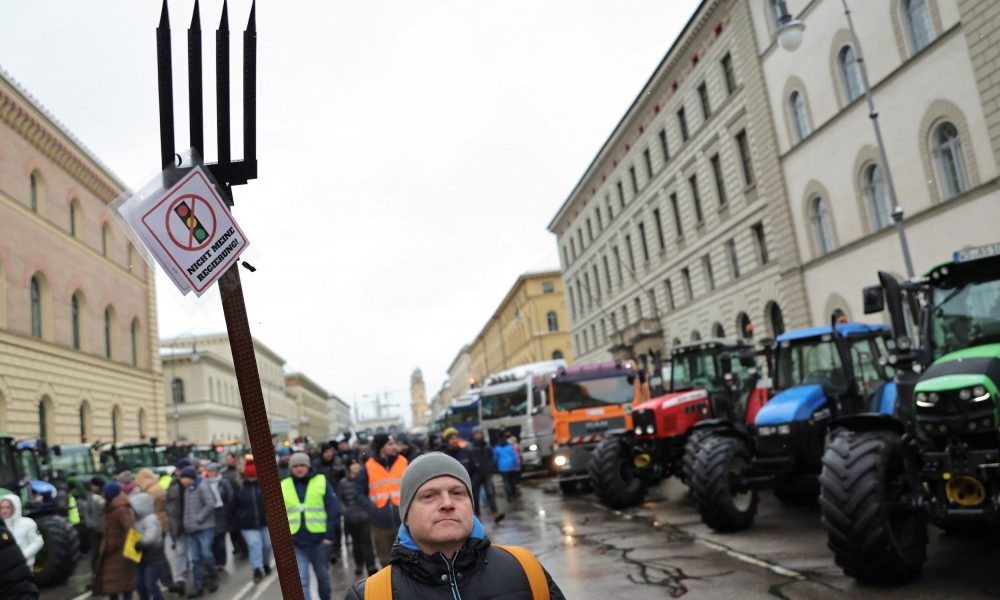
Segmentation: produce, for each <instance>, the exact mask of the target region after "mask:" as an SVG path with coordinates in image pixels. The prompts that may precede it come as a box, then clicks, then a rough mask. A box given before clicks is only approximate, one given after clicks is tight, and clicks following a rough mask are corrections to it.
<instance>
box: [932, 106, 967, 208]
mask: <svg viewBox="0 0 1000 600" xmlns="http://www.w3.org/2000/svg"><path fill="white" fill-rule="evenodd" d="M933 143H934V158H935V161H934V162H936V163H937V166H938V170H939V171H940V174H941V182H942V188H943V189H942V191H943V192H944V195H945V198H946V199H948V198H954V197H955V196H957V195H959V194H961V193H962V192H964V191H965V190H967V189H969V180H968V178H967V177H966V175H965V161H964V160H963V159H962V146H961V143H960V142H959V139H958V129H956V128H955V125H953V124H952V123H951V122H949V121H945V122H944V123H941V124H940V125H938V126H937V127H936V128H935V129H934V139H933Z"/></svg>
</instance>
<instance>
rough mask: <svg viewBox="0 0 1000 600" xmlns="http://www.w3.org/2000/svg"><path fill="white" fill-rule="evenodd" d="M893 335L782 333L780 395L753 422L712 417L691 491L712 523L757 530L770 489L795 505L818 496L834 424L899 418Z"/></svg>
mask: <svg viewBox="0 0 1000 600" xmlns="http://www.w3.org/2000/svg"><path fill="white" fill-rule="evenodd" d="M836 320H837V319H834V321H836ZM889 334H890V331H889V328H888V327H886V326H884V325H865V324H861V323H844V322H841V323H837V324H836V325H833V324H831V325H828V326H824V327H813V328H809V329H800V330H796V331H791V332H787V333H784V334H781V335H779V336H778V338H777V339H776V340H775V341H774V348H773V359H772V360H773V362H772V365H771V376H772V379H773V382H772V383H773V389H774V392H775V395H774V396H772V398H771V399H770V401H768V402H767V404H765V405H764V406H763V407H762V408H761V409H760V411H759V412H758V413H757V416H756V418H755V419H754V421H753V424H752V425H749V426H746V425H743V424H741V423H730V422H720V421H716V422H710V423H706V424H705V427H706V428H708V431H707V432H703V433H702V434H701V437H700V441H699V444H698V447H697V449H696V454H695V461H694V467H693V474H692V477H691V490H692V493H693V496H694V498H695V501H696V503H697V505H698V511H699V512H700V513H701V519H702V521H703V522H704V523H705V524H706V525H708V526H709V527H711V528H712V529H715V530H716V531H723V532H728V531H739V530H742V529H746V528H748V527H750V526H751V525H752V524H753V521H754V517H755V515H756V514H757V501H758V492H759V491H760V490H762V489H767V488H770V489H773V490H774V493H775V495H776V496H777V497H778V498H779V500H781V501H782V502H784V503H787V504H799V503H806V502H808V503H812V502H815V501H816V499H817V497H818V495H819V483H818V479H817V477H818V475H819V472H820V470H821V466H822V464H821V459H822V456H823V449H824V443H825V439H826V433H827V431H828V430H829V428H830V426H831V423H834V422H840V421H842V420H844V419H850V418H851V417H852V416H853V415H858V414H870V413H875V414H878V415H882V418H885V419H894V415H895V411H896V388H895V384H894V383H893V382H892V376H891V374H890V373H888V372H887V371H886V368H885V366H884V364H885V361H884V357H885V356H886V349H885V341H886V339H888V336H889Z"/></svg>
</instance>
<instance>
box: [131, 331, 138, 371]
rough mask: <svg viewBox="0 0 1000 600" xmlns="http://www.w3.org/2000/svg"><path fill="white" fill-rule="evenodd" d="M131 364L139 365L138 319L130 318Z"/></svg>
mask: <svg viewBox="0 0 1000 600" xmlns="http://www.w3.org/2000/svg"><path fill="white" fill-rule="evenodd" d="M130 333H131V337H132V340H131V341H132V366H133V367H138V366H139V319H133V320H132V330H131V332H130Z"/></svg>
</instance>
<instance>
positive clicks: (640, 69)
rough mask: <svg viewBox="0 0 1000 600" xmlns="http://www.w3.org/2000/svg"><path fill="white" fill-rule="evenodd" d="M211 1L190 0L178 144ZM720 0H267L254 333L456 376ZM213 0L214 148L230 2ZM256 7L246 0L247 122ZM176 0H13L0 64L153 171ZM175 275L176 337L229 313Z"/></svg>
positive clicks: (328, 356) (351, 390) (251, 205)
mask: <svg viewBox="0 0 1000 600" xmlns="http://www.w3.org/2000/svg"><path fill="white" fill-rule="evenodd" d="M193 4H194V0H171V2H170V4H169V7H170V13H171V15H170V16H171V22H172V27H173V45H174V54H173V62H174V70H175V83H174V94H175V98H176V107H177V108H176V110H177V133H176V137H177V143H178V147H179V148H180V147H182V146H183V145H186V144H187V143H188V135H187V120H186V113H187V109H186V105H187V100H186V98H187V87H186V81H187V79H186V71H185V69H186V65H187V59H186V28H187V26H188V23H189V20H190V15H191V9H192V6H193ZM697 4H698V2H697V1H696V0H620V1H616V2H612V1H603V2H602V1H596V0H558V1H555V0H553V1H543V0H494V1H490V2H487V1H474V0H451V1H447V0H433V1H431V0H398V1H371V0H369V1H356V0H343V1H322V2H305V1H299V0H284V1H282V2H268V1H266V0H265V1H263V2H259V3H258V6H257V29H258V160H259V179H258V180H256V181H253V182H251V183H250V184H249V185H247V186H243V187H239V188H236V193H235V196H236V209H235V212H234V215H235V218H236V219H237V220H238V222H239V223H240V225H241V227H242V228H243V230H244V231H245V232H246V235H247V237H248V238H249V239H250V242H251V247H250V249H249V250H248V251H247V253H246V254H245V255H244V258H246V259H247V260H249V261H250V262H252V263H253V264H254V265H255V266H256V267H257V272H256V273H248V272H246V271H243V281H244V292H245V295H246V302H247V307H248V312H249V314H250V321H251V330H252V332H253V334H254V336H255V337H257V338H258V339H260V340H261V341H263V342H264V343H266V344H267V345H268V346H270V347H271V348H272V349H274V350H275V351H276V352H278V353H279V354H281V355H282V356H283V357H284V358H285V359H286V360H287V361H288V365H287V367H288V368H289V369H294V370H300V371H303V372H304V373H306V374H307V375H309V376H310V377H312V378H313V379H314V380H316V381H317V382H318V383H320V384H321V385H323V386H325V387H326V388H327V389H328V390H329V391H331V392H333V393H336V394H338V395H340V396H341V397H342V398H344V399H345V400H347V401H348V402H350V401H352V400H353V399H355V398H360V397H361V395H363V394H371V393H373V392H378V391H383V390H389V391H392V390H405V389H407V388H408V387H409V376H410V373H411V371H412V370H413V368H414V367H417V366H419V367H420V368H421V369H422V370H423V372H424V376H425V379H426V380H427V385H428V394H429V395H430V394H433V393H434V392H435V391H436V390H437V389H438V388H439V387H440V384H441V382H442V381H443V380H444V379H445V377H446V375H447V373H446V369H447V368H448V365H449V364H450V362H451V360H452V359H453V358H454V357H455V355H456V353H457V352H458V350H459V349H460V348H461V347H462V345H463V344H465V343H467V342H469V341H471V340H472V339H473V338H474V336H475V335H476V334H477V333H478V332H479V329H480V328H481V327H482V325H483V323H484V322H485V320H486V319H487V318H488V317H489V316H490V315H491V314H492V312H493V310H494V309H495V308H496V306H497V304H498V303H499V302H500V300H501V299H502V298H503V295H504V294H505V292H506V291H507V289H508V288H509V287H510V285H511V284H512V283H513V282H514V280H515V278H516V277H517V275H518V274H519V273H522V272H525V271H528V270H534V269H539V268H545V267H557V266H558V264H559V260H558V256H557V252H556V244H555V239H554V237H553V236H551V235H550V234H549V233H548V232H547V231H546V229H545V226H546V225H547V224H548V222H549V221H550V220H551V218H552V217H553V216H554V214H555V213H556V211H557V210H558V208H559V206H560V205H561V204H562V202H563V201H564V200H565V198H566V197H567V196H568V195H569V193H570V191H571V190H572V188H573V186H574V185H575V184H576V182H577V180H578V179H579V178H580V176H581V175H582V173H583V171H584V169H586V167H587V165H588V164H589V163H590V161H591V160H592V159H593V157H594V155H595V154H596V153H597V151H598V150H599V148H600V146H601V145H602V144H603V143H604V141H605V140H606V139H607V137H608V135H609V134H610V132H611V130H612V128H613V127H614V126H615V124H616V123H617V122H618V120H619V119H620V118H621V116H622V114H623V113H624V111H625V110H626V109H627V108H628V106H629V105H630V104H631V102H632V100H633V99H634V98H635V96H636V95H637V94H638V93H639V90H640V88H641V86H642V84H643V83H645V81H646V80H647V79H648V77H649V76H650V74H651V73H652V71H653V69H654V68H655V67H656V65H657V64H658V63H659V61H660V59H661V58H662V56H663V54H664V53H665V52H666V50H667V49H668V48H669V46H670V44H671V43H672V42H673V40H674V39H675V38H676V36H677V34H678V33H679V32H680V30H681V28H682V27H683V26H684V24H685V23H686V22H687V20H688V19H689V17H690V16H691V14H692V12H693V11H694V9H695V7H696V6H697ZM201 10H202V13H201V14H202V29H203V30H205V38H204V42H203V46H204V52H205V73H206V96H205V106H206V128H207V130H206V155H207V159H208V160H209V161H213V160H214V159H215V142H214V139H215V133H214V106H215V96H214V92H213V90H214V79H213V78H212V76H213V73H214V47H215V44H214V39H215V38H214V34H213V33H212V31H214V28H215V26H216V25H217V24H218V21H219V15H220V13H221V10H222V2H221V0H204V1H202V2H201ZM249 10H250V2H249V0H234V1H233V2H230V5H229V13H230V28H231V30H232V31H233V34H232V45H233V68H232V91H233V101H232V102H233V110H234V121H235V122H237V123H238V122H239V121H238V119H240V118H241V112H240V110H239V107H240V106H241V104H240V103H241V100H240V98H241V94H240V90H241V86H242V79H241V77H242V75H241V73H242V71H241V60H240V44H241V40H242V34H241V32H242V30H243V28H244V26H245V24H246V19H247V16H248V14H249ZM159 12H160V2H159V1H158V0H141V1H140V0H101V1H90V2H81V1H79V0H59V1H56V0H46V1H32V2H25V1H23V0H0V14H2V15H3V17H2V18H0V66H2V67H3V68H4V69H5V70H6V71H7V72H8V73H9V74H11V75H12V76H13V77H14V78H15V79H16V80H17V81H19V82H20V83H21V85H22V86H24V87H26V88H27V89H28V90H29V91H30V92H31V94H32V95H33V96H34V97H35V98H36V99H37V101H39V102H40V103H41V104H42V105H43V106H45V107H46V108H47V109H48V110H49V111H50V112H51V113H53V114H54V115H55V116H56V117H57V119H58V120H59V121H60V122H62V123H63V124H64V125H65V126H66V127H67V128H68V129H69V130H70V131H72V132H73V133H74V134H75V135H76V136H77V137H78V138H79V139H80V140H82V141H83V143H84V144H85V145H86V146H87V147H88V148H90V149H91V150H92V151H93V152H94V154H96V155H97V156H98V157H99V158H100V159H101V160H102V161H103V162H104V163H105V164H106V165H108V166H109V167H110V168H111V170H112V171H113V172H114V173H115V174H117V175H118V177H119V178H120V179H121V180H122V181H123V182H124V183H126V184H127V185H128V186H130V187H133V188H138V187H140V186H141V184H142V183H144V182H145V180H147V179H148V178H149V177H150V176H151V175H153V174H154V173H155V171H156V169H157V166H158V164H159V124H158V117H157V114H158V113H157V100H156V62H155V61H156V45H155V38H154V29H155V27H156V24H157V21H158V17H159ZM210 115H211V116H210ZM234 130H235V131H234V141H233V154H234V157H236V158H238V157H240V156H242V140H241V138H240V137H239V134H240V132H241V130H240V127H239V126H236V127H234ZM157 297H158V310H159V331H160V335H161V336H162V337H171V336H176V335H183V334H186V333H207V332H214V331H221V330H223V329H224V328H225V323H224V319H223V315H222V308H221V306H220V303H219V298H218V292H216V291H210V292H209V293H207V294H206V295H205V296H204V297H203V298H201V299H195V298H194V296H193V294H192V295H190V296H188V297H181V296H180V294H179V292H177V290H176V289H175V288H174V287H173V285H172V284H171V283H170V282H169V280H168V279H166V278H165V277H163V276H162V274H160V275H159V276H158V278H157Z"/></svg>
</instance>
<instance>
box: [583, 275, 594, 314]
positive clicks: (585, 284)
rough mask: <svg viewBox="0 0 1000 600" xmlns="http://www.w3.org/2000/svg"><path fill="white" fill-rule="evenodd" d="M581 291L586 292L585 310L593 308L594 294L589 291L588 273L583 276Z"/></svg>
mask: <svg viewBox="0 0 1000 600" xmlns="http://www.w3.org/2000/svg"><path fill="white" fill-rule="evenodd" d="M583 289H585V290H587V308H588V309H590V308H594V294H593V293H592V292H591V291H590V273H584V274H583Z"/></svg>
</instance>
